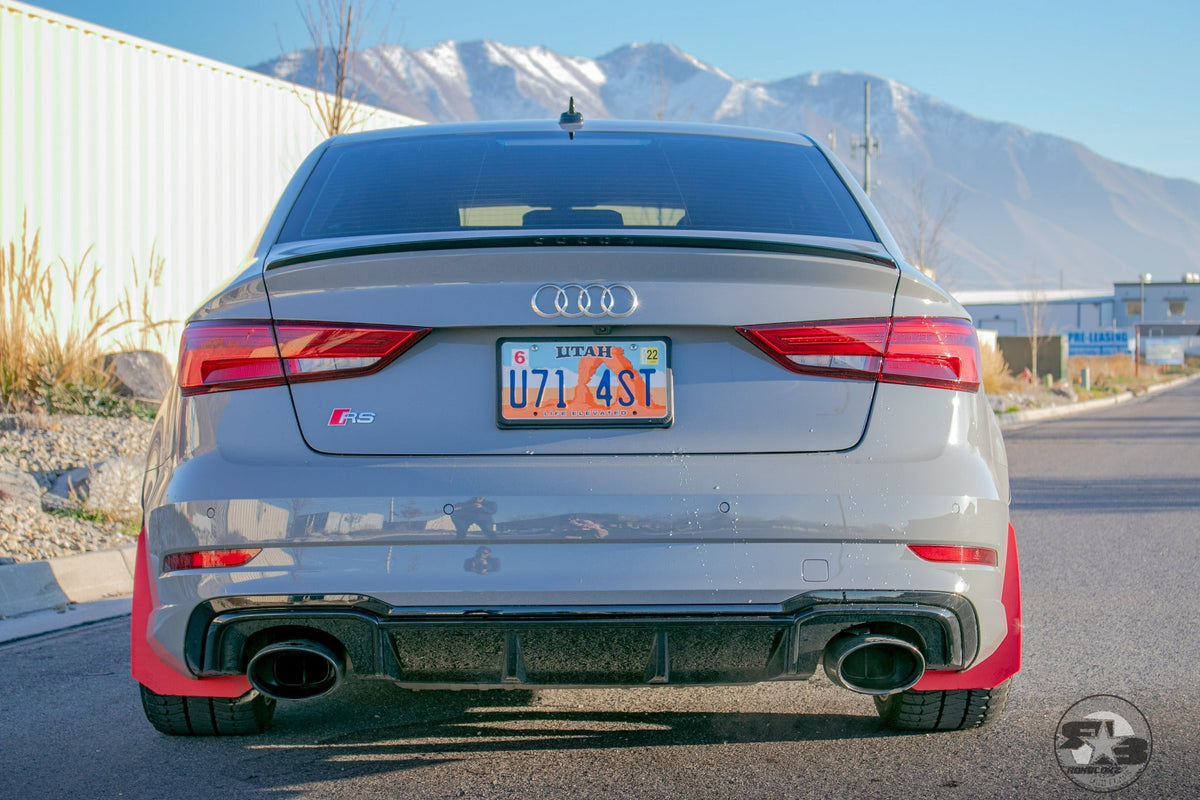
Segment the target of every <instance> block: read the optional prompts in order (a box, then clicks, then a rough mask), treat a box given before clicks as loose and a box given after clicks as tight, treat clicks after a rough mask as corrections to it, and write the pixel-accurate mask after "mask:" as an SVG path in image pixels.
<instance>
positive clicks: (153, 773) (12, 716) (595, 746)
mask: <svg viewBox="0 0 1200 800" xmlns="http://www.w3.org/2000/svg"><path fill="white" fill-rule="evenodd" d="M1007 440H1008V447H1009V459H1010V463H1011V465H1012V470H1013V476H1014V486H1013V521H1014V524H1015V525H1016V528H1017V532H1018V541H1019V546H1020V550H1021V558H1022V568H1023V579H1024V604H1025V624H1026V640H1025V668H1024V670H1023V671H1022V673H1021V674H1020V675H1019V676H1018V682H1017V683H1016V684H1015V686H1014V690H1013V694H1012V698H1011V700H1010V703H1009V708H1008V712H1007V714H1006V715H1005V716H1004V717H1002V718H1001V719H1000V720H999V721H998V722H997V723H996V724H994V725H992V726H989V727H987V728H984V729H982V730H978V731H971V732H966V733H947V734H931V735H897V734H892V733H888V732H884V731H881V730H880V729H879V725H878V722H877V720H876V716H875V713H874V709H873V708H872V704H871V701H870V700H869V699H867V698H863V697H860V696H857V695H854V694H851V693H849V692H846V691H842V690H838V689H835V688H833V687H832V686H831V685H830V684H829V683H828V682H827V681H826V680H825V679H824V677H823V676H821V677H820V678H818V679H815V680H813V681H812V682H809V683H805V684H799V685H782V684H781V685H764V686H752V687H738V688H704V689H693V688H679V689H635V690H624V691H612V690H603V691H601V690H589V691H548V692H542V693H538V694H511V693H483V694H481V693H474V692H461V693H422V694H413V693H409V692H404V691H398V690H395V689H394V688H391V687H389V686H386V685H380V684H375V683H369V682H365V681H363V682H357V683H351V684H350V685H348V686H347V687H346V688H345V689H343V690H342V691H341V692H339V693H337V694H335V695H333V696H330V697H329V698H326V699H324V700H321V701H316V702H311V703H292V704H288V705H285V706H282V707H281V708H280V710H279V712H278V714H277V715H276V722H275V726H274V728H273V729H272V731H271V732H270V733H269V734H267V735H264V736H261V737H252V738H245V739H217V740H204V739H194V740H186V739H171V738H168V737H164V736H160V735H159V734H157V733H155V732H154V731H153V730H152V729H151V728H150V727H149V725H148V724H147V723H146V722H145V720H144V719H143V718H142V714H141V709H140V707H139V705H138V699H137V692H136V688H135V686H134V684H133V683H132V681H131V680H130V679H129V678H128V675H127V668H126V664H127V660H128V648H127V643H126V636H127V624H128V623H127V620H118V621H114V622H105V623H100V624H96V625H93V626H90V627H85V628H78V629H73V630H69V631H64V632H61V633H56V634H51V635H47V636H42V637H38V638H34V639H29V640H25V641H21V642H17V643H13V644H9V645H5V646H0V797H2V798H9V797H12V798H39V797H47V798H65V797H85V798H90V797H97V798H99V797H155V798H165V797H171V798H190V797H197V798H206V800H207V799H209V798H214V797H271V798H292V797H322V798H370V797H420V798H439V797H519V798H561V797H568V796H579V797H628V798H638V800H648V799H649V798H659V797H662V798H668V797H669V798H708V797H713V798H716V797H738V798H740V797H773V798H801V797H819V798H829V797H861V798H870V797H880V798H890V797H902V796H908V797H914V798H916V797H920V798H941V797H945V798H963V797H970V798H981V797H1041V798H1056V797H1068V798H1070V797H1074V798H1083V797H1089V796H1093V795H1092V793H1090V792H1087V791H1085V790H1083V789H1080V788H1077V787H1076V786H1075V785H1074V784H1072V783H1070V782H1069V781H1068V780H1067V778H1066V777H1064V775H1063V774H1062V772H1061V771H1060V770H1059V767H1058V764H1057V761H1056V760H1055V757H1054V755H1053V750H1052V748H1053V742H1054V733H1055V729H1056V726H1057V723H1058V721H1059V718H1060V716H1061V715H1062V714H1063V712H1064V711H1065V710H1066V709H1067V708H1068V707H1069V706H1070V705H1071V704H1072V703H1074V702H1075V701H1076V700H1079V699H1081V698H1083V697H1085V696H1087V695H1092V694H1116V695H1119V696H1121V697H1124V698H1126V699H1127V700H1129V701H1131V702H1133V703H1134V704H1135V705H1137V706H1138V707H1139V708H1140V709H1141V711H1142V713H1143V714H1144V715H1145V716H1146V717H1147V718H1148V720H1149V722H1150V725H1151V728H1152V731H1153V737H1154V751H1153V756H1152V760H1151V762H1150V765H1149V767H1148V768H1147V769H1146V770H1145V772H1144V773H1143V774H1142V776H1141V778H1140V780H1139V781H1138V782H1137V783H1135V784H1134V785H1133V786H1131V787H1129V788H1127V789H1123V790H1121V791H1120V792H1119V793H1117V794H1116V795H1114V796H1116V797H1121V798H1128V797H1154V798H1158V797H1163V798H1167V797H1170V798H1189V797H1200V743H1198V742H1200V680H1198V673H1200V669H1198V666H1197V665H1200V635H1198V634H1197V631H1196V627H1195V625H1196V621H1197V620H1198V619H1200V599H1198V590H1200V580H1197V577H1196V572H1197V568H1198V565H1200V536H1198V530H1200V384H1196V383H1193V384H1190V385H1188V386H1185V387H1183V388H1181V389H1177V390H1174V391H1171V392H1167V393H1164V394H1162V395H1158V396H1155V397H1153V398H1150V399H1147V400H1145V401H1143V402H1137V403H1132V404H1127V405H1124V406H1119V407H1116V408H1113V409H1111V410H1108V411H1105V412H1101V413H1095V414H1092V415H1089V416H1086V417H1076V418H1072V419H1067V420H1060V421H1055V422H1045V423H1041V424H1039V425H1036V426H1033V427H1029V428H1026V429H1024V430H1018V431H1013V432H1010V433H1009V435H1008V436H1007Z"/></svg>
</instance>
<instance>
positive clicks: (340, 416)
mask: <svg viewBox="0 0 1200 800" xmlns="http://www.w3.org/2000/svg"><path fill="white" fill-rule="evenodd" d="M374 421H375V412H374V411H351V410H350V409H348V408H335V409H334V410H333V413H332V414H330V415H329V424H330V425H370V424H371V423H372V422H374Z"/></svg>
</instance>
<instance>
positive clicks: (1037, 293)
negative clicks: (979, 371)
mask: <svg viewBox="0 0 1200 800" xmlns="http://www.w3.org/2000/svg"><path fill="white" fill-rule="evenodd" d="M1022 309H1023V310H1024V312H1025V330H1026V332H1027V335H1028V337H1029V364H1030V366H1029V369H1030V371H1031V372H1032V373H1033V381H1034V383H1037V381H1038V378H1039V377H1040V373H1039V372H1038V350H1039V349H1040V348H1041V346H1042V345H1043V344H1045V343H1046V342H1047V341H1048V340H1049V339H1050V335H1051V333H1052V332H1053V331H1051V329H1050V324H1049V320H1048V319H1047V314H1046V292H1045V291H1044V290H1043V289H1042V282H1041V279H1040V278H1039V277H1038V270H1037V267H1036V266H1035V267H1033V268H1032V270H1031V271H1030V281H1029V298H1028V301H1027V302H1026V303H1024V304H1023V305H1022Z"/></svg>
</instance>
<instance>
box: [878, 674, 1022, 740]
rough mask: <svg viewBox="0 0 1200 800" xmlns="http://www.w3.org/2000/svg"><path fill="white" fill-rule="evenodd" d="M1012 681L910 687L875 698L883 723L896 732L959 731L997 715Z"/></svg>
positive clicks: (980, 723) (1004, 701)
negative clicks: (959, 686)
mask: <svg viewBox="0 0 1200 800" xmlns="http://www.w3.org/2000/svg"><path fill="white" fill-rule="evenodd" d="M1011 683H1012V680H1011V679H1010V680H1007V681H1005V682H1004V683H1002V684H1000V685H999V686H997V687H995V688H994V689H950V690H944V691H935V692H918V691H916V690H915V689H909V690H907V691H904V692H900V693H898V694H892V695H888V696H887V697H876V698H875V708H876V709H877V710H878V711H879V716H880V717H881V718H882V719H883V724H884V725H885V726H887V727H889V728H892V729H894V730H898V731H961V730H966V729H968V728H978V727H980V726H981V725H986V724H987V723H988V722H990V721H992V720H993V719H995V718H996V717H998V716H999V715H1000V712H1002V711H1003V710H1004V704H1005V703H1006V702H1007V701H1008V690H1009V686H1010V685H1011Z"/></svg>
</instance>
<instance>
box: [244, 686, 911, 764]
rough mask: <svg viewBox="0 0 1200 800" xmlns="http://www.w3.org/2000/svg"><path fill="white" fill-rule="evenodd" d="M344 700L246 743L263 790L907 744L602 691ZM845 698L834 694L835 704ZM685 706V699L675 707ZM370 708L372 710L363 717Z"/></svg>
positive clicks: (295, 714) (785, 715) (290, 716)
mask: <svg viewBox="0 0 1200 800" xmlns="http://www.w3.org/2000/svg"><path fill="white" fill-rule="evenodd" d="M341 691H342V692H346V693H347V695H348V696H347V697H346V698H344V701H343V700H339V699H335V696H330V697H329V698H328V699H326V700H322V701H315V702H314V703H311V704H304V705H299V704H296V705H291V706H281V707H280V710H279V713H277V715H276V721H275V724H274V725H273V726H272V728H271V729H270V730H269V731H268V732H267V733H265V734H263V735H262V736H261V737H255V738H254V739H252V740H245V743H246V744H247V745H250V746H251V747H250V749H251V750H255V749H258V747H259V746H262V748H263V749H262V751H261V753H260V754H258V755H256V756H254V757H253V759H252V760H254V761H256V762H258V763H257V764H255V768H254V769H253V770H252V771H253V772H254V773H255V775H256V778H257V780H258V781H269V780H271V776H273V775H287V777H288V780H289V782H291V781H295V782H296V783H302V782H303V781H305V780H306V779H314V780H316V779H318V776H321V775H327V774H328V770H329V768H330V763H331V762H335V761H336V762H337V768H338V770H339V775H340V776H342V777H353V776H355V775H363V776H365V775H371V774H379V773H383V772H391V771H399V770H411V769H420V768H423V767H428V766H433V765H436V764H440V763H446V762H450V761H458V760H464V759H471V760H474V758H475V757H477V756H479V755H484V756H486V755H487V754H502V753H519V752H544V753H552V752H561V753H565V752H570V751H600V750H610V749H611V750H625V749H629V748H659V747H679V746H687V747H704V746H721V745H729V744H754V743H776V742H779V743H787V742H806V741H808V742H812V741H837V740H843V741H844V740H848V739H872V738H886V737H893V736H902V735H904V734H899V733H896V732H893V731H889V730H886V729H883V728H882V727H881V724H880V722H879V719H878V718H877V717H876V716H875V715H874V714H873V713H863V714H844V713H790V712H782V711H781V712H737V711H710V710H705V711H687V710H665V711H664V710H648V711H645V712H636V711H628V710H611V708H612V705H613V699H614V698H613V697H612V696H609V695H608V694H607V693H606V692H603V691H599V692H597V693H596V694H595V695H590V696H589V699H591V698H592V697H595V698H596V700H597V705H598V706H607V708H599V707H597V708H596V709H594V710H593V709H592V708H577V707H563V706H557V705H550V706H544V705H530V703H532V702H534V697H535V695H534V693H533V692H525V691H503V692H499V691H494V692H477V691H456V692H449V691H446V692H443V691H423V692H407V691H404V690H395V689H390V690H389V689H384V688H376V687H365V688H364V687H362V686H351V687H345V688H343V689H342V690H341ZM635 691H636V690H635ZM665 691H667V692H670V691H671V690H670V689H666V690H665ZM716 691H720V690H716ZM823 694H824V693H823ZM839 694H840V691H838V690H833V689H832V688H830V699H832V698H833V697H837V696H839ZM643 697H645V696H644V695H643ZM555 699H557V698H554V697H553V695H551V700H555ZM680 701H682V702H680ZM686 702H687V701H686V699H684V698H680V699H679V700H678V701H675V702H672V703H670V704H671V705H686ZM859 702H861V698H860V699H859ZM573 705H574V704H573V703H572V706H573ZM833 705H836V703H833ZM364 708H366V709H370V710H369V711H368V712H367V713H366V714H364V713H363V709H364ZM864 711H865V709H864Z"/></svg>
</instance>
